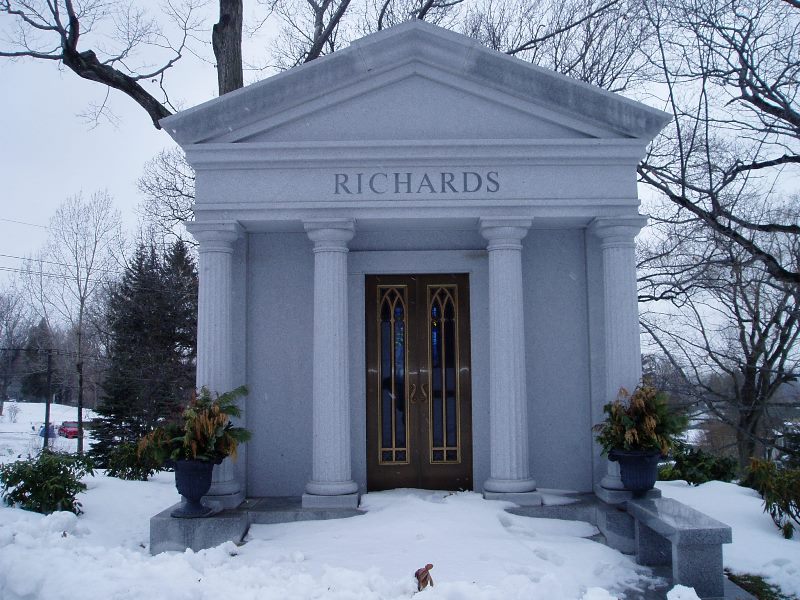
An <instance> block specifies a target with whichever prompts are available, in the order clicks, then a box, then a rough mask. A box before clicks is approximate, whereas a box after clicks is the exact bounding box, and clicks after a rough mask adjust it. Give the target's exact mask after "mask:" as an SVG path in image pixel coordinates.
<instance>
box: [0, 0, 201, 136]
mask: <svg viewBox="0 0 800 600" xmlns="http://www.w3.org/2000/svg"><path fill="white" fill-rule="evenodd" d="M201 5H202V0H182V1H181V2H180V3H178V2H166V3H164V4H163V5H162V7H163V13H162V14H161V15H159V16H160V17H161V18H162V19H163V20H165V21H166V24H167V25H166V27H165V26H162V25H161V24H160V23H159V20H157V19H156V18H155V17H152V16H151V15H150V14H149V13H148V12H147V11H146V10H145V9H143V8H137V7H136V6H135V5H134V4H132V3H125V2H121V3H106V2H97V1H90V2H77V1H76V0H0V15H3V14H5V15H6V16H7V18H8V19H10V20H11V22H10V24H9V26H8V28H7V31H8V34H7V35H6V36H5V39H0V44H1V45H0V57H9V58H33V59H37V60H46V61H53V62H58V63H60V64H63V65H64V66H65V67H67V68H68V69H70V70H71V71H73V72H74V73H76V74H77V75H78V76H79V77H82V78H84V79H87V80H89V81H95V82H98V83H101V84H103V85H105V86H107V87H108V89H109V90H111V89H115V90H119V91H120V92H122V93H123V94H125V95H127V96H128V97H130V98H131V99H133V100H134V101H135V102H136V103H137V104H139V106H141V107H142V108H143V109H144V110H145V112H147V114H148V115H149V116H150V118H151V120H152V122H153V125H154V126H155V127H156V128H158V127H159V125H158V120H159V119H161V118H163V117H165V116H167V115H169V114H170V113H171V111H173V110H174V107H173V106H172V103H171V102H170V99H169V96H168V95H167V93H166V90H165V89H164V85H163V84H164V75H165V74H166V72H167V71H168V70H169V69H170V68H172V67H173V66H174V65H175V64H176V63H177V62H178V61H179V60H180V59H181V58H182V57H183V55H184V54H185V53H186V52H188V51H190V46H191V44H192V43H193V42H195V41H197V35H198V34H199V33H200V31H201V26H202V22H201V21H199V20H198V18H197V15H196V13H197V11H198V9H199V7H200V6H201ZM165 29H170V30H171V29H175V30H176V33H175V34H174V35H173V32H172V31H169V32H167V31H166V30H165ZM154 54H156V55H158V56H160V64H157V65H156V66H152V64H153V63H152V62H151V61H152V60H153V55H154ZM107 99H108V95H106V100H107ZM106 110H107V105H106V102H105V101H104V102H103V103H102V104H101V105H99V106H97V107H94V114H95V116H96V117H99V116H100V115H102V114H103V112H104V111H106Z"/></svg>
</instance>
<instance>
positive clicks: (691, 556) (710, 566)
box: [672, 544, 725, 598]
mask: <svg viewBox="0 0 800 600" xmlns="http://www.w3.org/2000/svg"><path fill="white" fill-rule="evenodd" d="M724 577H725V575H724V574H723V572H722V544H702V545H681V546H678V545H677V544H676V545H674V546H673V547H672V582H673V584H679V583H680V584H681V585H685V586H689V587H693V588H694V591H695V592H697V595H698V596H700V597H701V598H723V597H724V596H725V583H724Z"/></svg>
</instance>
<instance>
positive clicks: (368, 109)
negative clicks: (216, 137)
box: [221, 69, 613, 142]
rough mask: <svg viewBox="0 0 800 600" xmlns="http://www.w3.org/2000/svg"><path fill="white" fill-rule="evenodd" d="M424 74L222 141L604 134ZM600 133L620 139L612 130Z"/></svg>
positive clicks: (266, 123)
mask: <svg viewBox="0 0 800 600" xmlns="http://www.w3.org/2000/svg"><path fill="white" fill-rule="evenodd" d="M418 70H419V69H418ZM423 71H427V72H425V74H424V75H423V74H419V73H413V74H411V75H409V76H404V77H402V78H400V79H399V80H397V81H390V82H389V83H386V84H381V85H378V86H376V87H372V88H371V89H368V90H358V93H357V94H352V95H351V94H347V97H345V98H343V99H339V98H335V99H330V98H329V99H328V100H329V101H327V102H326V101H324V100H323V102H321V103H317V104H316V105H312V106H308V105H304V106H303V107H300V108H299V109H297V110H295V111H291V112H290V114H288V115H279V116H277V117H276V118H273V119H265V120H263V121H259V122H256V123H254V124H251V125H250V126H248V127H245V128H243V129H241V130H234V131H232V132H230V133H228V134H226V135H224V136H223V140H221V141H229V142H308V141H359V140H369V141H374V140H387V139H390V140H424V139H431V138H433V139H442V140H447V139H452V140H457V139H563V138H586V137H599V135H598V130H597V129H596V128H591V129H590V128H587V127H586V126H585V125H584V124H582V123H580V122H579V121H575V120H569V119H566V118H565V117H563V115H558V114H554V113H549V112H548V111H547V110H544V109H541V108H540V107H535V106H532V105H530V104H528V103H524V102H520V101H519V100H516V99H515V98H511V97H506V96H504V95H503V94H502V93H498V92H496V91H494V90H492V91H491V93H487V91H486V90H482V89H480V88H478V87H477V86H474V85H472V86H469V85H463V84H462V85H459V86H453V85H448V84H447V83H442V81H441V77H437V74H436V73H435V72H433V70H432V69H423ZM470 88H473V89H470ZM350 91H351V92H352V91H353V90H350ZM537 109H538V110H537ZM600 133H601V134H602V133H605V134H606V136H609V137H610V136H613V132H600ZM603 137H605V136H603Z"/></svg>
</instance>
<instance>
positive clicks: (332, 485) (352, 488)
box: [306, 480, 358, 496]
mask: <svg viewBox="0 0 800 600" xmlns="http://www.w3.org/2000/svg"><path fill="white" fill-rule="evenodd" d="M356 492H358V484H357V483H356V482H355V481H353V480H350V481H313V480H312V481H309V482H308V483H307V484H306V493H308V494H311V495H312V496H344V495H347V494H354V493H356Z"/></svg>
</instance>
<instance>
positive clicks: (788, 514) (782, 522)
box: [741, 458, 800, 539]
mask: <svg viewBox="0 0 800 600" xmlns="http://www.w3.org/2000/svg"><path fill="white" fill-rule="evenodd" d="M741 484H742V485H746V486H747V487H751V488H753V489H754V490H756V491H757V492H758V493H759V494H761V497H762V498H763V499H764V512H766V513H769V516H770V517H772V521H773V522H774V523H775V525H776V526H777V527H778V529H780V530H781V533H783V537H785V538H786V539H790V538H791V537H792V536H793V535H794V530H795V526H796V525H800V469H779V468H778V467H777V465H775V463H773V462H770V461H768V460H758V459H755V458H753V459H751V460H750V466H749V467H748V470H747V475H746V476H745V478H744V479H743V480H742V483H741Z"/></svg>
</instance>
